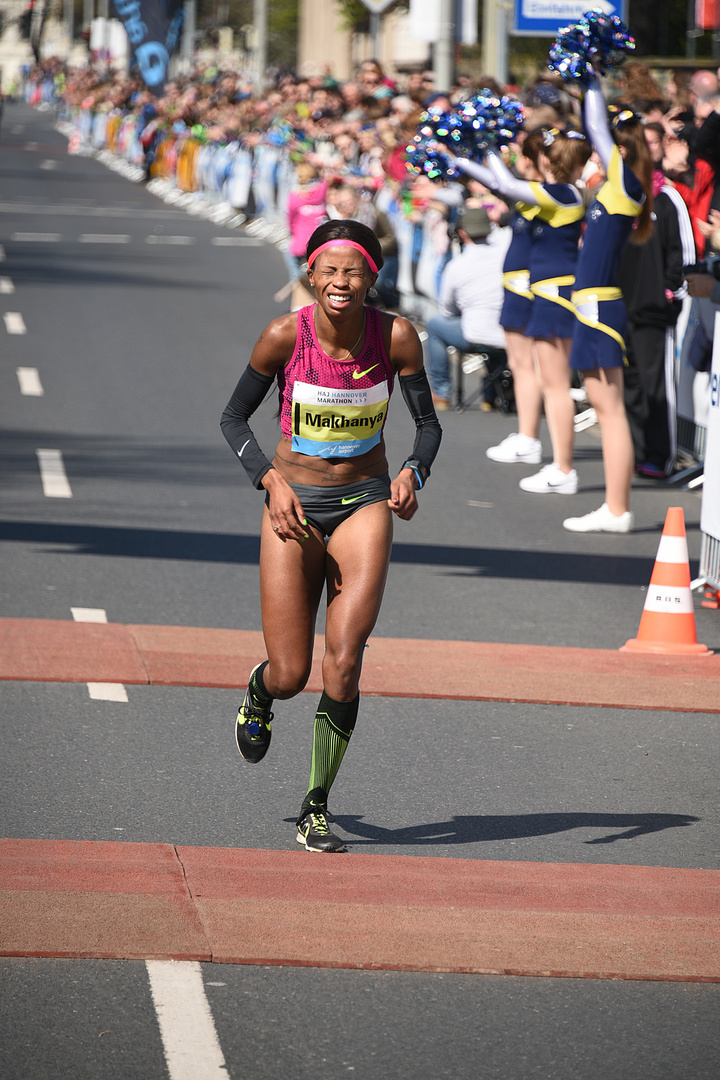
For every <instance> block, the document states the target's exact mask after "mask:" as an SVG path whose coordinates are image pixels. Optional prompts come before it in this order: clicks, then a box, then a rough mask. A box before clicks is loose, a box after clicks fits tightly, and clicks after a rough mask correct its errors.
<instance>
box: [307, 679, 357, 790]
mask: <svg viewBox="0 0 720 1080" xmlns="http://www.w3.org/2000/svg"><path fill="white" fill-rule="evenodd" d="M359 703H360V695H359V694H357V696H356V697H355V698H354V699H353V700H352V701H334V700H333V699H332V698H331V697H330V696H329V695H328V694H326V693H325V691H324V690H323V693H322V696H321V698H320V703H319V705H318V708H317V713H316V714H315V726H314V728H313V748H312V764H311V766H310V783H309V785H308V793H307V795H306V796H305V798H304V799H303V804H302V808H303V810H307V809H309V807H311V806H327V798H328V794H329V792H330V788H331V787H332V784H333V780H334V779H335V777H336V776H337V773H338V769H339V768H340V764H341V762H342V759H343V756H344V754H345V750H346V749H347V744H348V743H349V741H350V736H351V735H352V733H353V729H354V727H355V721H356V719H357V714H358V705H359Z"/></svg>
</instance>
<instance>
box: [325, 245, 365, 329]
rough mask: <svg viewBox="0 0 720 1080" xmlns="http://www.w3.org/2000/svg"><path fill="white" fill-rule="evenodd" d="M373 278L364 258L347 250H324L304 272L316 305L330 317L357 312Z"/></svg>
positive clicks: (355, 252)
mask: <svg viewBox="0 0 720 1080" xmlns="http://www.w3.org/2000/svg"><path fill="white" fill-rule="evenodd" d="M376 276H377V275H376V274H373V273H372V272H371V270H370V267H369V266H368V264H367V261H366V259H365V256H364V255H362V253H361V252H359V251H356V250H355V248H351V247H331V248H326V249H325V251H321V252H320V254H319V255H318V257H317V259H316V260H315V262H314V263H313V265H312V268H311V269H310V270H308V277H309V279H310V284H311V285H312V286H313V288H314V289H315V296H316V298H317V302H318V303H319V304H320V307H321V308H322V309H323V311H325V312H326V313H327V314H328V315H331V316H332V315H339V314H345V313H352V312H354V311H357V310H358V309H359V308H361V307H362V305H363V304H364V303H365V297H366V296H367V293H368V290H369V289H370V288H372V286H373V285H374V283H375V278H376Z"/></svg>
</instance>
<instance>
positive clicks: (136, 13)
mask: <svg viewBox="0 0 720 1080" xmlns="http://www.w3.org/2000/svg"><path fill="white" fill-rule="evenodd" d="M113 7H114V8H115V11H116V13H117V17H118V18H119V19H120V20H122V23H123V26H124V27H125V31H126V33H127V36H128V40H129V42H130V48H131V50H132V54H133V60H134V62H135V63H136V64H137V66H138V68H139V69H140V76H141V78H142V80H143V82H144V83H145V85H146V86H148V87H149V88H150V89H151V90H155V89H157V88H162V86H163V84H164V83H165V82H166V81H167V74H168V66H169V64H170V57H171V56H172V54H173V53H174V52H175V50H176V49H177V47H178V44H179V42H180V36H181V34H182V26H183V5H182V0H113Z"/></svg>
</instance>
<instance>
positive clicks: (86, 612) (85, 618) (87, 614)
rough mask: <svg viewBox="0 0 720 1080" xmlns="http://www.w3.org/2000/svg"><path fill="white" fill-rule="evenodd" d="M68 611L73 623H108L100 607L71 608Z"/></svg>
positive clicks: (104, 612) (105, 612) (103, 610)
mask: <svg viewBox="0 0 720 1080" xmlns="http://www.w3.org/2000/svg"><path fill="white" fill-rule="evenodd" d="M70 611H71V613H72V617H73V619H74V620H75V622H102V623H106V622H107V621H108V617H107V611H106V610H105V608H101V607H71V608H70Z"/></svg>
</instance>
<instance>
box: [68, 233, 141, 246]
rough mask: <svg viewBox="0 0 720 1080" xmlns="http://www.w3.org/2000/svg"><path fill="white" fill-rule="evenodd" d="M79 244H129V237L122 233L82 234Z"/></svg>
mask: <svg viewBox="0 0 720 1080" xmlns="http://www.w3.org/2000/svg"><path fill="white" fill-rule="evenodd" d="M78 243H79V244H129V243H130V237H129V236H127V235H126V234H124V233H82V234H81V235H80V236H79V237H78Z"/></svg>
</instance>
